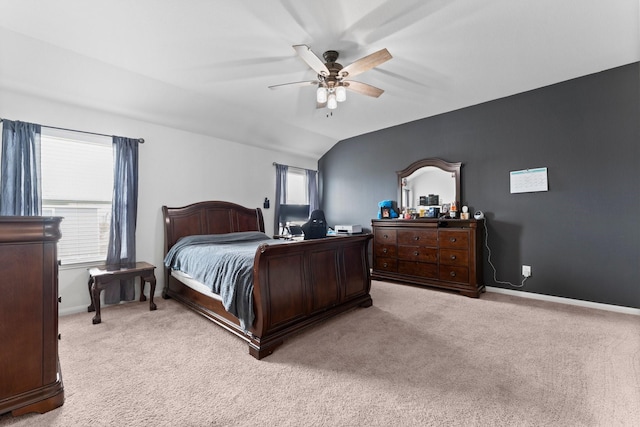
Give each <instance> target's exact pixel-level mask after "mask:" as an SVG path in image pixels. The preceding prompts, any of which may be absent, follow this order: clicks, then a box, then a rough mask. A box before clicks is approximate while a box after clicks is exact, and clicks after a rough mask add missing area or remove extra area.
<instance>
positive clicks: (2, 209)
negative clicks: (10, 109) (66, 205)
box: [0, 120, 42, 216]
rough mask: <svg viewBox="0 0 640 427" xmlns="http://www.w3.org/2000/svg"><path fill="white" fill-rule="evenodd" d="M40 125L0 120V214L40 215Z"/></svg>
mask: <svg viewBox="0 0 640 427" xmlns="http://www.w3.org/2000/svg"><path fill="white" fill-rule="evenodd" d="M40 130H41V127H40V125H36V124H33V123H25V122H18V121H11V120H3V121H2V164H1V165H0V171H1V172H0V185H1V191H2V194H1V195H0V215H18V216H37V215H41V214H42V193H41V187H40Z"/></svg>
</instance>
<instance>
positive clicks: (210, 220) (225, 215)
mask: <svg viewBox="0 0 640 427" xmlns="http://www.w3.org/2000/svg"><path fill="white" fill-rule="evenodd" d="M162 215H163V216H164V253H165V254H166V253H167V252H168V251H169V249H170V248H171V247H172V246H173V245H174V244H175V243H176V242H177V241H178V239H179V238H181V237H184V236H191V235H195V234H223V233H234V232H238V231H262V232H263V233H264V219H263V217H262V211H261V210H260V208H255V209H250V208H245V207H244V206H240V205H237V204H235V203H231V202H221V201H215V200H214V201H208V202H199V203H194V204H192V205H188V206H183V207H179V208H168V207H166V206H163V207H162Z"/></svg>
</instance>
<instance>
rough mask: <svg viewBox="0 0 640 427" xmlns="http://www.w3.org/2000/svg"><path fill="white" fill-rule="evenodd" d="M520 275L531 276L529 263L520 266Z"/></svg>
mask: <svg viewBox="0 0 640 427" xmlns="http://www.w3.org/2000/svg"><path fill="white" fill-rule="evenodd" d="M522 275H523V276H524V277H529V276H531V266H530V265H523V266H522Z"/></svg>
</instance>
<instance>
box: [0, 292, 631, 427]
mask: <svg viewBox="0 0 640 427" xmlns="http://www.w3.org/2000/svg"><path fill="white" fill-rule="evenodd" d="M372 296H373V301H374V305H373V307H370V308H366V309H356V310H354V311H350V312H348V313H345V314H343V315H341V316H339V317H337V318H335V319H332V320H330V321H327V322H325V323H323V324H321V325H318V326H316V327H313V328H311V329H308V330H307V331H305V332H304V333H302V334H300V335H298V336H296V337H294V338H293V339H291V340H289V341H287V342H286V343H285V344H284V345H283V346H282V347H279V348H278V349H277V350H276V352H275V353H274V354H273V355H271V356H269V357H267V358H265V359H263V360H262V361H257V360H255V359H253V358H252V357H250V356H249V355H248V350H247V346H246V344H244V343H243V342H241V341H240V340H238V339H237V338H235V337H233V336H232V335H231V334H229V333H227V332H225V331H223V330H222V329H220V328H218V327H216V326H215V325H213V324H211V323H209V322H208V321H207V320H206V319H204V318H202V317H200V316H198V315H196V314H195V313H193V312H191V311H188V310H187V309H185V308H183V307H182V306H181V305H179V304H178V303H176V302H175V301H173V300H168V301H165V300H162V299H161V298H158V301H157V303H158V310H157V311H155V312H150V311H148V305H147V304H146V303H129V304H123V305H119V306H113V307H107V308H105V309H103V311H102V319H103V323H102V324H100V325H92V324H91V316H92V314H89V313H81V314H75V315H70V316H65V317H62V318H61V319H60V332H61V334H62V341H61V342H60V362H61V365H62V374H63V380H64V385H65V394H66V402H65V404H64V405H63V406H62V407H61V408H58V409H56V410H54V411H51V412H48V413H46V414H43V415H40V414H28V415H24V416H22V417H17V418H13V417H11V415H9V414H5V415H2V416H0V426H9V425H11V426H14V425H15V426H89V425H91V426H115V425H117V426H147V425H149V426H234V425H235V426H238V425H241V426H244V425H246V426H258V425H271V426H360V425H367V426H430V425H433V426H448V425H459V426H633V425H635V426H638V425H640V318H638V316H633V315H625V314H618V313H611V312H605V311H599V310H595V309H588V308H580V307H573V306H565V305H561V304H554V303H548V302H541V301H533V300H529V299H522V298H517V297H511V296H506V295H502V294H495V293H486V294H483V295H482V297H481V298H480V299H470V298H466V297H462V296H459V295H456V294H451V293H446V292H439V291H433V290H428V289H423V288H414V287H409V286H402V285H395V284H389V283H383V282H374V283H373V289H372Z"/></svg>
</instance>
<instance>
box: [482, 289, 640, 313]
mask: <svg viewBox="0 0 640 427" xmlns="http://www.w3.org/2000/svg"><path fill="white" fill-rule="evenodd" d="M487 292H495V293H497V294H506V295H513V296H516V297H521V298H529V299H536V300H541V301H550V302H557V303H560V304H568V305H577V306H580V307H588V308H595V309H598V310H606V311H614V312H616V313H624V314H633V315H635V316H640V309H639V308H631V307H622V306H620V305H613V304H602V303H599V302H591V301H582V300H577V299H571V298H563V297H554V296H551V295H543V294H536V293H533V292H522V291H515V290H512V289H503V288H495V287H493V286H487Z"/></svg>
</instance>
